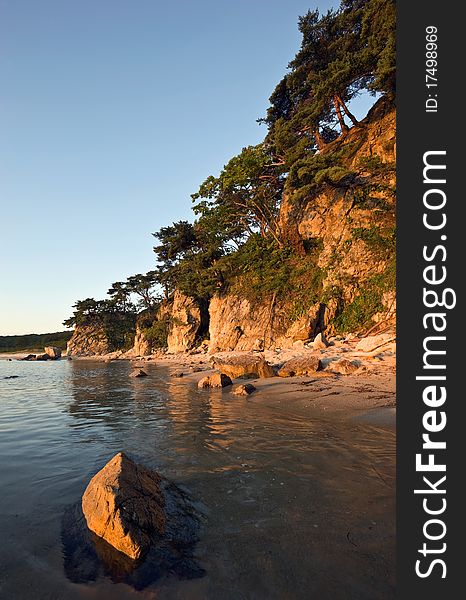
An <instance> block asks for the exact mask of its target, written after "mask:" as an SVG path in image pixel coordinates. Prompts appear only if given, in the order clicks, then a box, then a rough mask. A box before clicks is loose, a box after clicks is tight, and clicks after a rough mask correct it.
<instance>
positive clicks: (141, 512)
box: [82, 452, 165, 559]
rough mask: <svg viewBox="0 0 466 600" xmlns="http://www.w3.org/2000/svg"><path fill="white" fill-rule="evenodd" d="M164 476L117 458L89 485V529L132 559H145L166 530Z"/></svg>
mask: <svg viewBox="0 0 466 600" xmlns="http://www.w3.org/2000/svg"><path fill="white" fill-rule="evenodd" d="M164 505H165V503H164V496H163V492H162V489H161V478H160V476H159V475H158V474H157V473H155V472H153V471H150V470H149V469H147V468H146V467H143V466H142V465H138V464H136V463H134V462H133V461H132V460H131V459H129V458H128V457H127V456H126V455H125V454H123V453H122V452H120V453H118V454H116V455H115V456H114V457H113V458H112V459H111V460H110V461H109V462H108V463H107V464H106V465H105V466H104V467H103V468H102V469H101V470H100V471H99V472H98V473H97V474H96V475H94V477H93V478H92V479H91V481H90V482H89V485H88V486H87V488H86V491H85V492H84V495H83V498H82V510H83V514H84V517H85V519H86V523H87V526H88V527H89V529H90V530H91V531H93V532H94V533H95V534H96V535H98V536H99V537H101V538H103V539H104V540H105V541H106V542H107V543H109V544H110V545H111V546H113V547H114V548H116V549H117V550H119V551H120V552H123V554H126V555H127V556H129V557H130V558H132V559H138V558H140V557H141V556H143V555H144V554H145V553H146V552H147V551H148V550H149V547H150V544H151V539H152V537H153V536H154V534H155V535H163V532H164V529H165V512H164Z"/></svg>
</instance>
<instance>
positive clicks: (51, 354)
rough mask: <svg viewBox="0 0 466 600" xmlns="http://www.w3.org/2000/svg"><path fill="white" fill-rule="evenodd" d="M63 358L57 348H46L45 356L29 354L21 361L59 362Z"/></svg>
mask: <svg viewBox="0 0 466 600" xmlns="http://www.w3.org/2000/svg"><path fill="white" fill-rule="evenodd" d="M59 358H61V350H60V348H57V347H56V346H46V347H45V348H44V353H43V354H28V355H27V356H25V357H24V358H21V360H58V359H59Z"/></svg>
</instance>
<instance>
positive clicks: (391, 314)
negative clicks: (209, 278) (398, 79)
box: [68, 100, 396, 355]
mask: <svg viewBox="0 0 466 600" xmlns="http://www.w3.org/2000/svg"><path fill="white" fill-rule="evenodd" d="M395 136H396V122H395V108H394V106H393V105H392V104H390V103H389V102H388V101H387V100H380V101H378V102H377V103H376V104H375V106H374V107H373V108H372V109H371V111H370V112H369V114H368V115H367V117H366V118H365V119H364V121H362V122H361V124H360V126H357V127H353V128H352V129H350V130H349V132H348V133H346V134H345V135H342V136H340V137H339V138H338V139H337V140H335V141H333V142H331V143H329V144H328V145H327V146H326V147H325V148H324V149H323V150H321V151H320V152H318V153H316V154H315V155H313V154H309V156H306V157H305V158H304V160H302V161H301V163H300V164H298V165H297V166H296V168H295V167H293V169H292V170H290V173H289V174H288V176H287V181H286V185H285V190H284V193H283V197H282V201H281V205H280V213H279V226H280V231H281V232H282V235H283V239H284V240H285V243H284V246H286V248H278V250H277V253H276V254H273V253H272V254H271V255H270V256H267V257H266V259H267V260H266V261H264V262H263V263H262V264H261V265H260V266H259V265H255V264H254V263H255V261H259V262H260V261H261V260H262V258H261V257H262V256H263V254H264V253H263V252H262V253H261V251H259V252H258V254H256V255H255V258H254V257H252V258H251V259H250V260H248V261H247V264H251V270H250V271H249V272H248V271H247V269H246V270H244V268H243V271H242V272H241V273H240V274H239V275H235V276H234V277H233V279H232V280H230V281H228V282H227V283H226V285H225V286H223V287H222V289H221V290H220V291H219V292H218V293H217V294H215V295H214V296H213V297H211V298H210V299H205V298H203V299H198V298H191V297H188V296H187V295H185V294H183V293H181V291H179V290H176V291H175V293H174V294H173V296H172V297H171V299H170V300H168V301H164V302H163V303H162V304H161V305H160V307H159V308H158V309H157V310H156V311H144V312H143V313H141V314H140V315H139V316H138V319H137V322H136V328H135V332H134V331H133V333H132V335H133V338H134V346H133V349H132V354H133V355H146V354H150V353H151V352H153V351H154V350H157V349H160V348H162V347H164V348H166V349H167V350H168V352H169V353H177V352H186V351H192V350H193V349H194V348H196V347H197V346H198V345H199V344H200V343H201V342H202V341H203V340H205V339H209V350H210V351H211V352H219V351H227V350H253V349H256V350H260V349H269V348H275V347H281V348H288V347H291V346H293V345H302V344H304V343H305V342H307V341H311V340H313V339H314V337H315V336H316V335H317V334H318V333H320V332H322V331H325V332H326V333H327V334H332V333H340V334H344V333H354V332H367V331H370V330H377V329H379V330H381V329H383V328H384V327H387V326H390V325H393V324H394V322H395V181H396V180H395V153H396V137H395ZM254 269H255V270H254ZM120 337H121V336H120ZM125 339H127V338H125ZM114 345H115V344H114V343H112V340H111V339H110V338H109V336H108V334H107V333H106V331H105V330H103V329H99V328H96V327H87V328H86V327H78V328H77V329H76V331H75V333H74V334H73V338H72V339H71V340H70V342H69V345H68V349H69V353H71V354H81V355H86V354H103V353H105V352H109V351H111V350H113V349H115V348H114ZM204 347H205V346H204Z"/></svg>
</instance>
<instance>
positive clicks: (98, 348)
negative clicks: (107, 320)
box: [66, 325, 111, 356]
mask: <svg viewBox="0 0 466 600" xmlns="http://www.w3.org/2000/svg"><path fill="white" fill-rule="evenodd" d="M108 352H111V344H110V341H109V338H108V336H107V334H106V332H105V330H104V328H103V327H101V326H98V325H80V326H77V327H76V328H75V330H74V332H73V335H72V337H71V339H70V341H69V342H68V344H67V346H66V353H67V355H68V356H93V355H95V354H107V353H108Z"/></svg>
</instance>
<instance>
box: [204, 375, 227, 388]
mask: <svg viewBox="0 0 466 600" xmlns="http://www.w3.org/2000/svg"><path fill="white" fill-rule="evenodd" d="M228 385H231V379H230V378H229V377H228V375H225V374H224V373H213V374H212V375H208V376H207V377H203V378H202V379H200V380H199V381H198V382H197V387H198V388H200V389H203V388H224V387H227V386H228Z"/></svg>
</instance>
